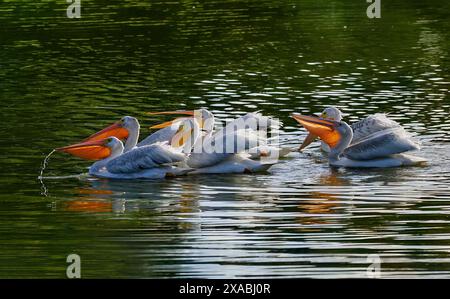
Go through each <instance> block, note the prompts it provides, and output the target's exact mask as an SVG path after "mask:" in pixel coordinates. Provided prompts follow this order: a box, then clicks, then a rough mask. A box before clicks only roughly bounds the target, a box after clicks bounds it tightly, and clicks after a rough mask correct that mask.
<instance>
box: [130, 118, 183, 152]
mask: <svg viewBox="0 0 450 299" xmlns="http://www.w3.org/2000/svg"><path fill="white" fill-rule="evenodd" d="M180 124H181V121H178V122H175V123H173V124H172V125H171V126H168V127H165V128H163V129H160V130H158V131H156V132H154V133H153V134H151V135H150V136H148V137H146V138H145V139H143V140H142V141H141V142H139V143H138V145H137V146H138V147H141V146H146V145H150V144H154V143H157V142H166V141H167V142H170V141H171V139H172V137H173V136H174V135H175V133H176V132H177V130H178V128H179V126H180Z"/></svg>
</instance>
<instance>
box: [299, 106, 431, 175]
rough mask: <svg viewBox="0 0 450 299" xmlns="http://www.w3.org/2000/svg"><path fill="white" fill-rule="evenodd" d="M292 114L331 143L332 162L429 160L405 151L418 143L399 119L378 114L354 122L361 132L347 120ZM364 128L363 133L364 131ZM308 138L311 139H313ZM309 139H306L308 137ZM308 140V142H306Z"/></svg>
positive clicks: (383, 164) (392, 164)
mask: <svg viewBox="0 0 450 299" xmlns="http://www.w3.org/2000/svg"><path fill="white" fill-rule="evenodd" d="M292 117H293V118H294V119H295V120H296V121H298V122H299V123H300V124H302V125H303V126H304V127H305V128H306V129H307V130H308V131H309V132H310V134H312V135H313V136H318V137H320V139H322V140H323V141H324V142H325V143H326V144H327V145H328V146H329V147H330V153H329V155H328V159H329V163H330V165H333V166H343V167H396V166H407V165H416V164H421V163H423V162H425V161H426V160H425V159H423V158H419V157H414V156H411V155H406V154H403V153H404V152H407V151H411V150H417V149H419V145H418V144H417V143H416V142H415V141H414V140H412V139H411V137H410V135H409V134H408V133H407V132H406V131H405V130H404V129H403V128H402V127H401V126H400V124H398V123H397V122H395V121H393V120H390V119H388V118H387V117H386V116H385V115H384V114H375V115H374V116H370V117H368V118H365V119H364V120H361V121H359V122H358V123H356V124H355V125H354V127H355V131H357V130H358V131H359V132H360V133H358V134H359V135H354V134H353V129H352V127H350V126H349V125H348V124H347V123H346V122H344V121H334V120H327V119H322V118H318V117H312V116H304V115H299V114H296V113H294V114H293V115H292ZM362 132H364V133H362ZM312 140H313V139H311V138H310V139H309V140H308V142H309V143H310V142H312ZM305 141H306V140H305ZM309 143H307V144H306V145H305V146H307V145H308V144H309Z"/></svg>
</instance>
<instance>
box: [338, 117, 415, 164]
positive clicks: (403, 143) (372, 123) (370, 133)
mask: <svg viewBox="0 0 450 299" xmlns="http://www.w3.org/2000/svg"><path fill="white" fill-rule="evenodd" d="M352 129H353V139H352V143H351V145H350V146H349V147H348V148H347V149H346V150H345V151H344V155H345V156H346V157H348V158H350V159H353V160H371V159H376V158H382V157H386V156H389V155H393V154H399V153H403V152H407V151H411V150H417V149H420V146H419V144H418V143H417V142H416V141H415V140H413V139H412V137H411V135H410V134H409V133H408V132H406V131H405V129H404V128H403V127H402V126H401V125H400V124H399V123H397V122H396V121H394V120H392V119H389V118H388V117H387V116H386V115H385V114H374V115H371V116H369V117H367V118H365V119H362V120H360V121H358V122H357V123H355V124H353V125H352Z"/></svg>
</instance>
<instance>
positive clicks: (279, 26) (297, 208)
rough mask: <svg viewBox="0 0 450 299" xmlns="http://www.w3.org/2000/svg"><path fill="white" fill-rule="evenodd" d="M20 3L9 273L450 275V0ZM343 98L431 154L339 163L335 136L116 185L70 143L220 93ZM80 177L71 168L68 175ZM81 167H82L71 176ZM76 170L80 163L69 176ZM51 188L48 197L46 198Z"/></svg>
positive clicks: (6, 36)
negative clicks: (241, 167) (386, 120)
mask: <svg viewBox="0 0 450 299" xmlns="http://www.w3.org/2000/svg"><path fill="white" fill-rule="evenodd" d="M66 5H67V4H66V1H64V0H58V1H56V0H46V1H31V0H28V1H2V2H0V107H1V109H0V116H1V119H2V122H1V123H2V136H1V138H0V151H1V153H2V154H1V156H0V165H1V169H2V170H1V172H0V184H1V192H0V277H1V278H7V277H8V278H9V277H13V278H24V277H27V278H28V277H35V278H37V277H43V278H51V277H61V278H62V277H65V275H66V266H67V263H66V257H67V255H68V254H70V253H77V254H78V255H80V257H81V261H82V262H81V263H82V274H81V275H82V277H85V278H88V277H89V278H93V277H121V278H128V277H214V278H243V277H244V278H245V277H366V268H367V266H368V262H367V260H366V258H367V255H368V254H378V255H379V256H380V257H381V259H382V264H381V275H382V277H424V276H426V277H447V278H448V277H450V190H449V183H450V143H449V142H450V134H449V133H450V118H449V117H448V115H449V112H450V99H449V85H450V77H449V66H450V61H449V46H450V42H449V32H450V26H449V24H450V22H449V11H450V10H449V8H450V7H449V4H448V1H446V0H441V1H438V0H432V1H407V0H396V1H384V0H382V13H381V19H368V18H367V16H366V8H367V5H368V4H367V3H366V1H363V0H361V1H337V0H332V1H330V0H327V1H325V0H321V1H313V0H305V1H300V0H297V1H275V0H257V1H256V0H254V1H243V0H242V1H241V0H230V1H202V2H200V1H187V0H186V1H176V0H175V1H146V2H144V1H139V2H138V1H129V0H128V1H127V0H125V1H124V0H122V1H110V0H108V1H106V0H102V1H100V0H95V1H94V0H93V1H82V11H81V18H80V19H68V18H67V17H66V15H65V10H66V7H67V6H66ZM328 105H336V106H338V107H339V108H341V109H342V111H343V112H345V113H346V117H345V118H346V120H347V121H349V122H352V121H355V120H357V119H359V118H361V117H363V116H366V115H369V114H371V113H376V112H388V113H390V116H391V117H392V118H394V119H395V120H397V121H398V122H400V123H401V124H402V125H404V126H405V128H407V130H408V131H410V132H412V133H414V134H415V135H416V138H417V139H419V140H420V141H421V142H422V144H423V148H422V151H421V153H420V154H419V155H420V156H423V157H426V158H428V159H429V164H428V166H427V167H415V168H402V169H384V170H346V169H338V170H336V169H330V167H329V166H328V164H327V163H326V159H325V158H324V157H323V156H322V155H321V154H320V151H319V150H318V147H317V146H316V147H311V148H310V149H309V150H308V151H306V153H293V154H292V155H290V156H289V158H288V159H286V160H284V161H282V162H280V163H279V164H278V165H275V166H274V167H272V168H271V169H270V170H269V172H268V173H266V174H258V175H208V176H192V177H179V178H173V179H165V180H159V181H131V182H130V181H108V180H98V179H94V178H89V177H87V176H85V175H81V176H79V175H80V174H83V173H86V168H87V167H88V166H89V163H86V162H85V161H80V160H78V159H76V158H73V157H69V156H67V155H63V154H61V153H57V154H54V155H53V156H51V158H50V161H49V165H48V168H47V169H46V171H45V175H47V176H53V177H61V176H62V177H63V178H59V179H58V178H53V179H47V180H44V183H45V189H43V188H44V187H43V186H42V185H41V184H40V182H39V180H38V179H37V177H38V175H39V171H40V167H41V164H42V162H43V159H44V158H45V156H46V155H47V154H48V153H49V152H50V151H51V150H52V149H53V148H55V147H60V146H64V145H67V144H70V143H73V142H76V141H78V140H81V139H83V138H85V137H86V136H88V135H89V134H91V133H93V132H95V131H97V130H99V129H101V128H103V127H105V126H106V125H108V124H110V123H112V122H114V121H116V120H118V119H119V118H120V117H122V116H124V115H132V116H135V117H137V118H138V119H139V120H140V122H141V125H142V130H141V134H143V135H147V134H149V133H150V131H149V130H148V129H147V127H148V126H150V125H153V124H155V123H158V122H161V121H165V120H167V119H168V118H167V117H155V116H153V117H150V116H148V115H146V114H145V112H147V111H161V110H168V109H170V110H173V109H185V108H188V109H195V108H201V107H203V108H207V109H210V110H211V111H212V112H213V113H214V114H215V115H216V117H217V118H218V120H219V121H226V120H229V119H232V118H234V117H236V116H238V115H242V114H243V113H245V112H249V111H255V110H261V112H262V113H264V114H267V115H271V116H273V117H277V118H279V119H281V120H282V121H283V122H284V127H283V132H282V135H281V137H282V138H281V139H282V142H283V144H286V145H298V144H299V143H300V141H301V139H302V138H303V137H304V136H305V131H304V130H303V129H301V128H300V127H298V126H297V124H296V123H295V121H293V120H292V119H291V118H289V114H290V113H291V112H294V111H295V112H301V113H304V114H311V113H314V112H320V111H321V110H322V109H323V108H324V107H325V106H328ZM67 176H69V177H67ZM70 176H72V177H70ZM64 177H65V178H64ZM43 193H45V194H43Z"/></svg>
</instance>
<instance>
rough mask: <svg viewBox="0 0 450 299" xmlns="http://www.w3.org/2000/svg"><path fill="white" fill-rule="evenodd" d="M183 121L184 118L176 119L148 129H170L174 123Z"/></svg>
mask: <svg viewBox="0 0 450 299" xmlns="http://www.w3.org/2000/svg"><path fill="white" fill-rule="evenodd" d="M183 119H185V117H177V118H175V119H174V120H171V121H166V122H163V123H161V124H157V125H154V126H151V127H150V129H163V128H166V127H170V126H171V125H173V124H174V123H176V122H178V121H181V120H183Z"/></svg>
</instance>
